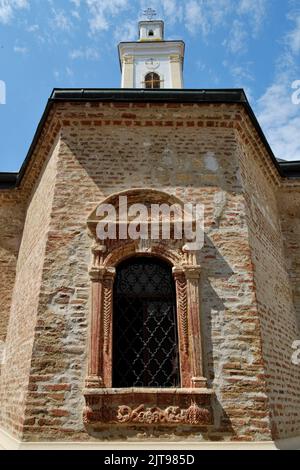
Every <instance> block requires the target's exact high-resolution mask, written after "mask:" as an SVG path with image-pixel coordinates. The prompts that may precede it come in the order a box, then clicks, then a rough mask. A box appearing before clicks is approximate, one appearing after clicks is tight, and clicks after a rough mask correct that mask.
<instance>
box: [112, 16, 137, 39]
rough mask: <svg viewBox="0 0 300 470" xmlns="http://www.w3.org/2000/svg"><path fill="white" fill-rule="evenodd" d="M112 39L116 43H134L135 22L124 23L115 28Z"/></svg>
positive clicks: (135, 34)
mask: <svg viewBox="0 0 300 470" xmlns="http://www.w3.org/2000/svg"><path fill="white" fill-rule="evenodd" d="M114 38H115V41H116V42H121V41H135V40H136V39H137V24H136V21H126V22H125V23H122V24H121V25H119V26H117V27H116V29H115V32H114Z"/></svg>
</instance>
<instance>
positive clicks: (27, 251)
mask: <svg viewBox="0 0 300 470" xmlns="http://www.w3.org/2000/svg"><path fill="white" fill-rule="evenodd" d="M56 157H57V148H56V150H54V151H53V153H52V156H51V158H50V159H49V161H48V163H47V165H46V167H45V169H44V171H42V173H41V176H40V179H39V181H38V182H37V183H36V186H35V189H34V192H33V194H32V197H31V200H30V201H29V203H28V208H27V213H26V220H25V225H24V232H23V237H22V242H21V246H20V251H19V256H18V262H17V272H16V281H15V286H14V291H13V299H12V305H11V314H10V319H9V326H8V332H7V340H6V353H5V362H4V365H3V367H2V374H1V381H0V410H1V411H0V412H1V425H2V426H4V427H5V429H7V430H9V431H10V432H12V433H13V434H15V435H16V436H18V437H21V434H22V427H23V424H24V423H27V422H28V421H27V418H26V415H25V413H24V406H25V400H26V397H27V393H28V387H29V388H30V384H29V374H30V363H31V355H32V347H33V338H34V334H35V330H36V329H37V330H38V328H39V325H38V324H37V323H36V315H37V308H38V304H39V299H40V296H41V295H42V292H41V290H40V288H41V276H42V270H43V265H44V257H45V245H46V239H47V233H48V229H49V217H50V213H51V204H52V198H53V189H54V184H55V176H56Z"/></svg>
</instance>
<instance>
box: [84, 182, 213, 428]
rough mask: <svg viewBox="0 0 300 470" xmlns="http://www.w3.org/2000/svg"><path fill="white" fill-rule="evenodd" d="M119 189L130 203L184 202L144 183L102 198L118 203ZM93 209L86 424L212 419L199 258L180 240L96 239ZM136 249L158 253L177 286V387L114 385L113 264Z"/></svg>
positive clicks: (144, 253) (147, 253) (137, 252)
mask: <svg viewBox="0 0 300 470" xmlns="http://www.w3.org/2000/svg"><path fill="white" fill-rule="evenodd" d="M120 195H123V196H124V195H126V196H127V198H128V203H129V204H130V202H131V201H132V203H136V202H137V201H138V202H143V203H145V201H148V203H160V204H162V203H166V202H167V203H170V202H171V203H173V204H174V203H177V204H178V203H180V205H181V206H182V202H181V201H179V200H178V199H177V198H175V197H170V195H167V194H165V193H162V192H159V191H154V190H145V189H142V190H132V191H127V192H123V193H119V194H116V195H113V196H111V197H110V198H108V199H106V200H105V201H104V203H105V204H108V203H110V204H114V205H115V206H116V205H117V204H118V202H117V201H118V196H120ZM96 213H97V211H94V212H93V214H92V215H91V217H90V218H89V220H88V228H89V232H90V236H91V237H92V239H93V245H92V264H91V267H90V270H89V274H90V279H91V316H90V335H89V353H88V375H87V378H86V381H85V391H84V395H85V399H86V408H85V410H84V422H85V424H86V425H89V424H97V425H98V426H99V425H100V426H101V425H102V424H107V423H110V424H118V425H124V424H127V425H130V424H132V425H133V424H134V425H138V424H141V425H142V424H143V425H145V424H154V423H155V424H168V425H169V424H173V425H176V424H177V425H178V424H181V425H182V424H189V425H190V424H195V425H197V424H198V425H200V424H204V423H206V424H208V423H209V422H210V421H211V409H210V407H211V400H210V398H211V395H212V391H211V390H208V389H207V380H206V378H205V377H204V372H203V355H202V340H201V324H200V292H199V285H200V278H201V267H200V266H199V265H198V264H197V256H196V253H194V252H189V251H185V248H184V245H185V241H184V240H168V241H166V240H136V241H132V240H106V241H105V243H104V242H100V241H99V240H97V237H96V226H97V223H98V221H99V219H97V217H96ZM139 255H140V256H152V257H156V258H160V259H162V260H164V261H166V262H168V263H169V264H171V265H172V271H173V276H174V281H175V287H176V304H177V324H178V342H179V361H180V380H181V387H180V388H172V389H147V388H128V389H113V388H112V367H113V364H112V338H113V329H112V328H113V326H112V322H113V286H114V279H115V275H116V268H117V266H118V264H119V263H121V262H122V261H124V260H125V259H128V258H131V257H135V256H139ZM116 400H117V401H116ZM118 400H120V401H119V402H118ZM124 407H125V408H124ZM147 416H148V421H147ZM153 420H154V421H153ZM155 420H156V421H155Z"/></svg>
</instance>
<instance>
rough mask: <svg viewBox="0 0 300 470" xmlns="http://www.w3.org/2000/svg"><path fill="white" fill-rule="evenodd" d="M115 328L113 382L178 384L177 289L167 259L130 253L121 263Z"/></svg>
mask: <svg viewBox="0 0 300 470" xmlns="http://www.w3.org/2000/svg"><path fill="white" fill-rule="evenodd" d="M113 330H114V332H113V386H114V387H118V388H119V387H177V386H179V384H180V377H179V355H178V337H177V320H176V294H175V286H174V281H173V276H172V270H171V267H169V265H168V264H166V263H164V262H162V261H160V260H158V259H154V258H132V259H131V260H129V261H126V262H125V263H122V264H121V265H120V266H119V268H118V269H117V276H116V280H115V286H114V316H113Z"/></svg>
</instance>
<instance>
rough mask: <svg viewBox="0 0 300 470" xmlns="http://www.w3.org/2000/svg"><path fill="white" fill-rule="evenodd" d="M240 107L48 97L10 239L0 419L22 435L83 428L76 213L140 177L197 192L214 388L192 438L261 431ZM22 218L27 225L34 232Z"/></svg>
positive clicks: (85, 283)
mask: <svg viewBox="0 0 300 470" xmlns="http://www.w3.org/2000/svg"><path fill="white" fill-rule="evenodd" d="M243 113H244V111H243V109H242V108H240V107H238V106H235V105H232V106H231V105H226V106H225V105H211V106H207V105H205V106H203V105H179V104H171V105H159V104H155V105H146V104H138V103H136V104H134V105H133V104H125V103H124V104H122V103H120V104H99V105H98V104H93V105H89V104H87V105H82V104H78V105H71V104H70V105H68V104H61V105H59V106H57V108H56V118H57V119H59V120H60V122H61V124H62V126H63V128H62V131H61V144H60V146H59V151H58V152H55V153H54V154H53V156H52V157H51V158H50V160H49V163H48V166H47V167H46V169H45V171H44V173H43V176H42V178H41V181H40V183H39V184H38V186H37V192H36V193H34V196H33V199H32V202H31V206H30V210H29V212H28V214H27V222H26V227H25V230H24V236H23V242H22V248H21V252H20V259H19V265H18V266H19V267H18V278H17V285H16V289H17V290H18V296H16V297H15V300H14V305H13V313H12V315H13V317H12V320H11V322H10V330H9V335H8V344H9V356H8V362H7V364H6V366H5V368H6V369H5V383H4V384H3V387H2V396H3V397H7V396H9V399H8V402H7V403H6V405H5V406H4V409H3V420H4V424H5V426H6V427H9V428H10V429H14V430H15V431H16V430H18V431H19V432H21V431H22V432H23V433H24V435H23V437H24V439H26V440H36V439H39V440H41V439H42V440H47V439H56V440H58V439H59V440H62V439H66V440H67V439H69V440H75V439H83V440H87V439H90V438H91V437H90V436H89V435H88V434H87V432H86V430H85V428H84V426H83V421H82V410H83V406H84V400H83V388H84V378H85V376H86V365H87V347H88V336H87V335H88V322H89V310H90V305H89V298H90V295H89V292H90V281H89V277H88V264H89V261H90V253H91V251H90V244H91V241H90V240H89V238H88V235H87V229H86V221H87V219H88V216H89V215H90V213H91V212H92V211H93V210H94V209H95V208H96V207H97V205H98V204H99V203H100V202H101V201H102V200H103V199H104V198H106V197H108V196H109V195H111V194H112V193H116V192H118V191H122V190H127V189H131V188H141V187H143V188H144V187H148V188H154V189H159V190H160V191H165V192H166V193H170V194H174V195H175V196H177V197H179V198H180V199H182V200H183V201H184V202H194V203H196V202H199V203H203V204H205V233H206V241H205V247H204V248H203V250H202V252H201V256H200V259H199V262H200V263H201V265H202V268H203V275H202V280H201V295H202V312H201V315H202V322H203V336H204V350H205V369H206V374H207V376H208V379H209V384H210V385H211V386H214V388H215V390H216V397H217V398H216V400H215V403H214V413H215V421H214V423H215V424H214V426H212V427H208V428H205V429H202V430H201V431H198V434H197V436H196V438H197V439H202V438H206V439H218V440H219V439H234V440H257V439H258V440H260V439H262V440H264V439H267V440H268V439H270V437H271V434H270V421H269V414H268V396H267V394H266V378H265V374H264V368H263V360H262V355H261V353H262V347H261V331H260V316H259V312H258V310H257V305H256V297H255V286H254V277H253V265H252V262H251V252H250V247H249V233H248V228H247V224H246V207H245V196H244V192H243V180H241V178H240V171H239V160H240V158H242V157H240V155H239V154H240V152H241V149H240V146H239V145H238V143H237V137H236V130H235V129H237V124H238V123H240V122H241V121H242V118H243V117H242V115H243ZM56 158H57V160H56ZM54 184H55V186H54ZM32 224H33V227H32ZM35 224H37V225H35ZM33 228H36V229H38V230H39V233H40V236H39V238H38V240H37V239H34V240H35V243H33V240H32V237H33V235H32V229H33ZM29 252H30V257H28V256H27V255H28V254H29ZM39 284H41V289H40V290H39ZM21 305H22V309H21ZM21 324H22V328H20V325H21ZM33 332H34V334H35V338H34V340H33ZM16 351H18V353H17V354H16ZM13 352H14V355H13ZM31 352H32V359H31V364H30V354H31ZM21 356H22V364H21V365H20V360H21ZM29 369H30V371H29ZM17 374H18V375H19V378H18V380H17V378H16V377H17ZM27 375H29V377H27ZM28 378H29V386H28V392H27V394H26V389H27V380H28ZM17 384H18V387H17ZM25 395H26V403H24V397H25ZM2 403H3V402H2ZM22 414H23V415H25V419H24V420H23V421H21V423H22V424H23V426H21V425H20V421H19V416H20V415H22ZM20 426H21V427H20ZM124 432H125V431H123V437H124ZM125 434H126V433H125ZM171 434H172V432H171V431H170V434H169V436H167V438H171V437H172V435H171ZM186 435H188V432H187V434H186ZM131 436H132V437H134V436H133V435H131ZM131 436H130V435H129V436H127V437H129V438H130V437H131ZM108 437H109V438H120V435H119V434H118V435H117V434H115V433H114V431H113V430H112V429H110V430H106V432H105V433H103V434H100V435H99V436H97V438H100V439H105V438H108ZM173 437H175V438H182V437H183V436H173Z"/></svg>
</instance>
